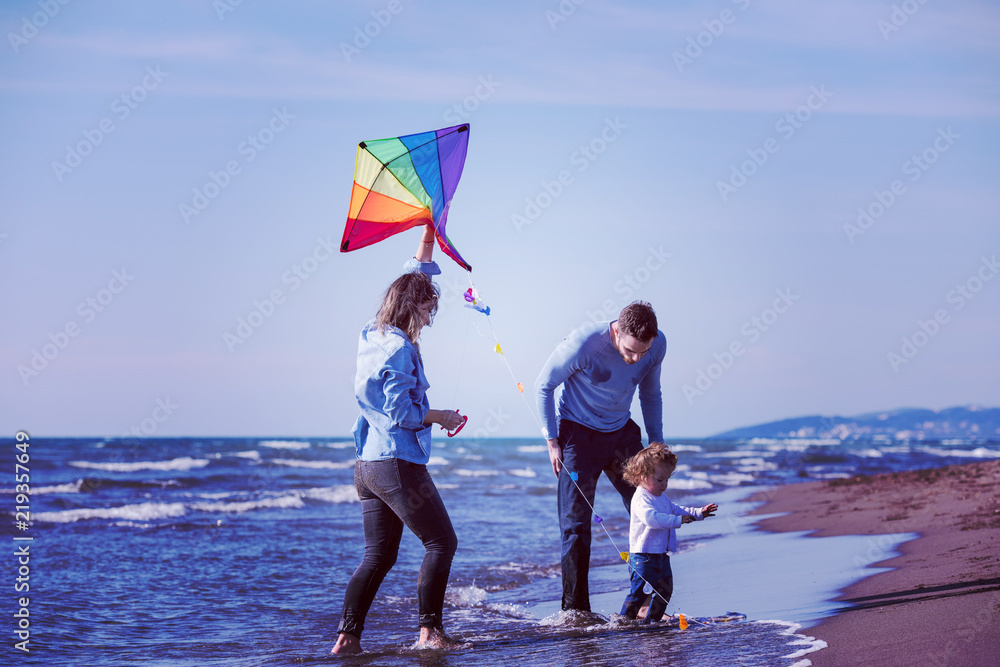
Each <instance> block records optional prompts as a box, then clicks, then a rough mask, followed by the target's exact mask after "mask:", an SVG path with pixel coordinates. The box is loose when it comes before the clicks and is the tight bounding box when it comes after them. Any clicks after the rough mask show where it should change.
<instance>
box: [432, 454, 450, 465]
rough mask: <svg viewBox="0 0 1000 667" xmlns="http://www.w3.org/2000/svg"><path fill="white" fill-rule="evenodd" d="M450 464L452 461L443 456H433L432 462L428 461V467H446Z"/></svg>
mask: <svg viewBox="0 0 1000 667" xmlns="http://www.w3.org/2000/svg"><path fill="white" fill-rule="evenodd" d="M449 463H450V461H449V460H448V459H446V458H444V457H441V456H432V457H431V458H430V460H429V461H427V465H429V466H446V465H448V464H449Z"/></svg>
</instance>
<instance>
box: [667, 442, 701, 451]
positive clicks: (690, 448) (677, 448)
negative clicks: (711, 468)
mask: <svg viewBox="0 0 1000 667" xmlns="http://www.w3.org/2000/svg"><path fill="white" fill-rule="evenodd" d="M667 446H668V447H669V448H670V451H672V452H700V451H702V448H701V445H669V444H668V445H667Z"/></svg>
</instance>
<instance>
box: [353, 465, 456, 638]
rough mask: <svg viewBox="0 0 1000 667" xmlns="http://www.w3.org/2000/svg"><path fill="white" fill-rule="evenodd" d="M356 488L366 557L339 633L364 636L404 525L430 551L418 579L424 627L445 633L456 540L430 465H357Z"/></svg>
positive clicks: (422, 624) (421, 620) (355, 468)
mask: <svg viewBox="0 0 1000 667" xmlns="http://www.w3.org/2000/svg"><path fill="white" fill-rule="evenodd" d="M354 486H355V487H356V488H357V490H358V498H360V499H361V515H362V519H363V522H364V529H365V556H364V558H363V559H362V561H361V565H359V566H358V569H357V570H355V572H354V575H353V576H352V577H351V581H350V583H348V584H347V593H346V594H345V596H344V615H343V619H342V620H341V622H340V628H339V630H338V632H346V633H348V634H352V635H354V636H355V637H360V636H361V633H362V632H363V631H364V625H365V617H366V616H367V615H368V610H369V609H370V608H371V605H372V601H373V600H374V599H375V593H377V592H378V587H379V586H380V585H381V584H382V580H383V579H384V578H385V575H386V574H387V573H388V572H389V570H390V569H392V566H393V565H394V564H395V563H396V554H397V553H398V552H399V541H400V539H401V538H402V536H403V525H404V524H405V525H406V527H407V528H409V529H410V530H411V531H413V534H414V535H416V536H417V537H418V538H419V539H420V541H421V542H423V543H424V548H425V549H426V550H427V551H426V553H425V554H424V561H423V563H422V564H421V566H420V575H419V576H418V578H417V600H418V605H419V611H420V626H421V627H426V628H436V629H439V630H441V629H442V622H441V612H442V609H443V607H444V593H445V589H446V588H447V586H448V574H449V573H450V572H451V560H452V558H453V557H454V556H455V551H456V550H457V548H458V538H457V537H455V529H454V528H452V525H451V519H450V518H449V517H448V511H447V510H446V509H445V507H444V503H443V502H442V501H441V496H440V495H439V494H438V490H437V488H436V487H435V486H434V482H433V480H431V476H430V474H429V473H428V472H427V466H425V465H420V464H417V463H410V462H409V461H404V460H402V459H388V460H385V461H358V462H357V464H356V465H355V466H354Z"/></svg>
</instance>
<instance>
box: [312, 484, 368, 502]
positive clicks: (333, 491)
mask: <svg viewBox="0 0 1000 667" xmlns="http://www.w3.org/2000/svg"><path fill="white" fill-rule="evenodd" d="M302 495H303V496H304V497H306V498H310V499H312V500H321V501H323V502H327V503H334V504H340V503H356V502H358V490H357V489H355V488H354V485H353V484H340V485H338V486H324V487H320V488H317V489H309V490H307V491H303V492H302Z"/></svg>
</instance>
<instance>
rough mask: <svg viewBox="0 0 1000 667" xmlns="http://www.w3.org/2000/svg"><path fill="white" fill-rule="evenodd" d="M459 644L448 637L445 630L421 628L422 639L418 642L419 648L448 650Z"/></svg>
mask: <svg viewBox="0 0 1000 667" xmlns="http://www.w3.org/2000/svg"><path fill="white" fill-rule="evenodd" d="M458 644H459V642H457V641H455V640H454V639H452V638H451V637H449V636H448V635H446V634H445V633H444V630H438V629H437V628H425V627H423V626H421V627H420V639H418V640H417V646H419V647H420V648H448V647H449V646H457V645H458Z"/></svg>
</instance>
